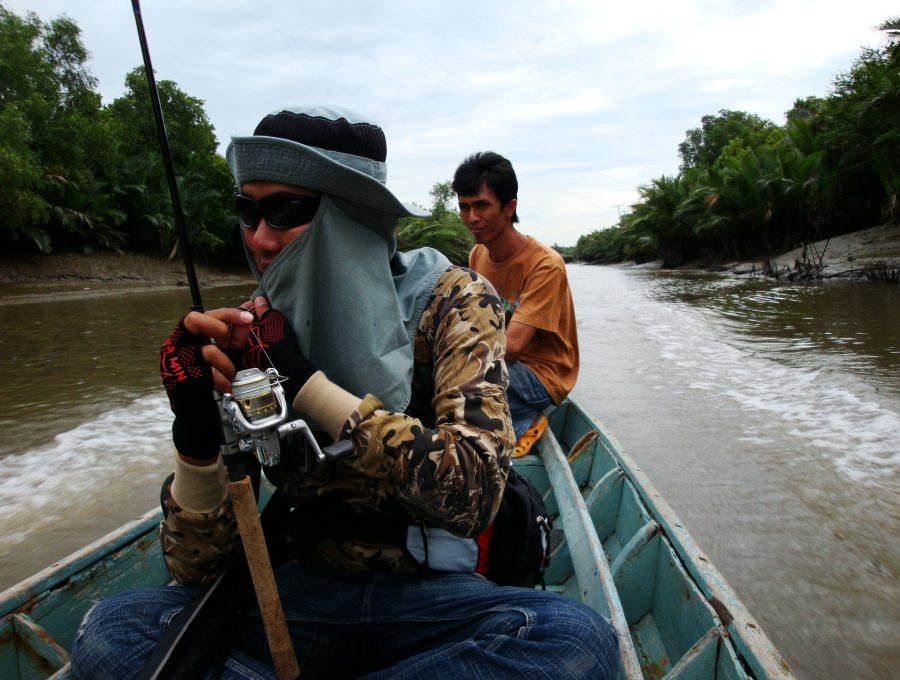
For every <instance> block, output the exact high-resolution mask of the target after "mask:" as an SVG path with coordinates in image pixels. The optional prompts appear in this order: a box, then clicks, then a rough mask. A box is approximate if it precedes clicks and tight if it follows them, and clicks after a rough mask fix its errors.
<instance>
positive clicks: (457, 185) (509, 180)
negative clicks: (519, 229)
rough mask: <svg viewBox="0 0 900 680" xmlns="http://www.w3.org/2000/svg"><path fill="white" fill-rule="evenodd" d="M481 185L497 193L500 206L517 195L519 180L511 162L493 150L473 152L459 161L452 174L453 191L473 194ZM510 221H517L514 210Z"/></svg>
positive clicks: (461, 194) (462, 194) (459, 194)
mask: <svg viewBox="0 0 900 680" xmlns="http://www.w3.org/2000/svg"><path fill="white" fill-rule="evenodd" d="M483 185H487V186H488V187H489V188H490V189H491V190H492V191H493V192H494V193H495V194H496V195H497V199H498V200H499V201H500V207H501V208H502V207H503V206H505V205H506V204H507V203H509V202H510V201H511V200H512V199H514V198H517V197H518V195H519V180H518V179H516V171H515V170H513V166H512V163H510V162H509V161H508V160H507V159H506V158H504V157H503V156H501V155H500V154H499V153H494V152H493V151H479V152H478V153H473V154H472V155H471V156H469V157H468V158H466V160H464V161H463V162H462V163H460V165H459V167H458V168H456V172H455V173H454V174H453V191H455V192H456V194H457V195H458V196H474V195H475V194H477V193H478V192H479V191H481V187H482V186H483ZM512 221H513V223H516V222H518V221H519V216H518V214H516V212H515V211H513V216H512Z"/></svg>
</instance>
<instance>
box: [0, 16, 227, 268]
mask: <svg viewBox="0 0 900 680" xmlns="http://www.w3.org/2000/svg"><path fill="white" fill-rule="evenodd" d="M88 58H89V54H88V51H87V50H86V49H85V47H84V45H83V44H82V42H81V31H80V29H79V28H78V26H77V25H76V24H75V23H74V22H73V21H72V20H71V19H68V18H66V17H61V18H58V19H54V20H53V21H50V22H49V23H47V24H44V23H42V22H41V21H40V19H38V17H37V16H36V15H35V14H33V13H28V14H27V16H26V17H24V18H22V17H19V16H17V15H16V14H14V13H12V12H10V11H9V10H7V9H6V8H5V7H3V6H2V5H0V192H2V196H0V199H2V200H0V230H2V231H3V232H4V233H5V236H6V237H7V241H8V242H10V241H11V242H12V244H13V248H14V249H18V250H37V251H39V252H49V251H51V250H62V251H78V252H92V251H94V250H98V249H102V250H113V251H118V250H130V251H135V252H143V253H149V254H156V255H170V256H173V255H174V254H175V251H176V248H177V239H176V235H175V229H174V218H173V212H172V208H171V201H170V197H169V191H168V184H167V181H166V177H165V172H164V168H163V163H162V159H161V154H160V152H159V143H158V140H157V136H156V129H155V123H154V120H153V116H152V111H151V108H150V100H149V97H148V90H147V81H146V79H145V77H144V71H143V67H138V68H136V69H134V70H133V71H131V72H130V73H128V74H127V75H126V76H125V85H126V91H125V94H123V95H122V96H121V97H119V98H118V99H116V100H114V101H113V102H112V103H110V104H109V105H107V106H104V105H102V103H101V98H100V95H99V94H98V93H97V92H96V85H97V83H96V80H95V79H94V77H93V76H92V75H91V74H90V72H89V71H88V69H87V65H86V64H87V60H88ZM159 92H160V99H161V103H162V108H163V111H164V113H165V117H166V127H167V129H168V133H169V138H170V143H171V149H172V155H173V160H174V165H175V168H176V172H177V174H178V176H179V185H180V197H181V202H182V205H183V208H184V211H185V214H186V224H187V225H188V228H189V232H190V236H191V239H192V243H195V244H196V247H197V252H198V253H200V254H201V256H202V257H203V258H204V259H207V260H208V259H210V258H212V259H215V260H218V261H220V262H221V261H226V260H229V259H230V258H239V257H240V242H239V240H238V233H237V229H236V220H235V218H234V217H233V216H232V211H231V208H230V201H231V194H232V191H233V190H232V183H231V179H230V177H229V174H228V169H227V167H226V165H225V161H224V159H223V158H222V157H221V156H219V155H218V154H217V153H216V146H217V142H216V137H215V133H214V130H213V126H212V125H211V124H210V122H209V120H208V119H207V117H206V113H205V112H204V110H203V102H202V101H200V100H198V99H195V98H193V97H190V96H188V95H187V94H185V93H184V92H182V91H181V90H179V88H178V86H177V85H176V84H175V83H173V82H171V81H166V80H164V81H161V82H160V83H159Z"/></svg>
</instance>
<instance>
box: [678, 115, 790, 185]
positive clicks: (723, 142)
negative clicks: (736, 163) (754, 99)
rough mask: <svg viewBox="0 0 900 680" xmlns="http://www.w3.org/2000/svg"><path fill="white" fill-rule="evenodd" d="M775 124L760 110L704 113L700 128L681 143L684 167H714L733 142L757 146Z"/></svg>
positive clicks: (682, 164)
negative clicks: (709, 114)
mask: <svg viewBox="0 0 900 680" xmlns="http://www.w3.org/2000/svg"><path fill="white" fill-rule="evenodd" d="M775 127H776V126H775V124H774V123H772V122H771V121H769V120H765V119H763V118H760V117H759V116H757V115H756V114H753V113H746V112H744V111H728V110H726V109H722V110H721V111H719V113H718V115H715V116H703V118H701V119H700V127H699V128H691V129H690V130H688V131H687V133H686V134H685V140H684V141H683V142H681V144H679V145H678V155H679V156H680V157H681V168H680V169H681V171H682V172H684V171H685V170H689V169H692V168H709V167H712V166H713V165H714V164H715V163H716V161H717V160H718V159H719V157H720V156H721V155H722V153H723V151H725V149H726V147H728V146H729V145H734V144H740V145H741V146H744V147H753V146H756V145H758V144H759V142H760V141H761V140H768V135H769V133H770V132H771V131H773V130H774V129H775Z"/></svg>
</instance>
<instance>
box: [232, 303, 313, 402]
mask: <svg viewBox="0 0 900 680" xmlns="http://www.w3.org/2000/svg"><path fill="white" fill-rule="evenodd" d="M249 343H250V344H249V347H248V348H247V351H246V352H245V353H244V362H243V363H244V368H251V367H252V368H258V369H260V370H263V371H265V370H266V369H267V368H270V367H272V368H274V369H275V370H277V371H278V373H279V374H281V375H283V376H285V377H286V378H287V381H286V382H285V383H284V396H285V397H286V398H287V400H288V403H293V401H294V397H296V396H297V393H298V392H299V391H300V390H301V388H302V387H303V386H304V385H305V384H306V381H307V380H309V379H310V378H311V377H312V375H313V373H315V372H316V368H315V367H314V366H313V365H312V364H311V363H309V360H308V359H307V358H306V356H305V355H304V354H303V351H302V350H301V349H300V342H299V340H297V334H296V333H294V329H293V328H291V324H290V323H288V320H287V317H285V315H284V314H282V313H281V312H279V311H278V310H275V309H270V310H269V311H267V312H266V313H265V314H263V315H262V317H261V318H260V320H259V323H258V324H256V325H253V326H251V327H250V339H249Z"/></svg>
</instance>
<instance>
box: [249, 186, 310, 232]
mask: <svg viewBox="0 0 900 680" xmlns="http://www.w3.org/2000/svg"><path fill="white" fill-rule="evenodd" d="M234 207H235V209H236V210H237V214H238V218H239V219H240V220H241V224H242V225H243V226H245V227H247V228H253V227H255V226H256V225H258V224H259V219H260V217H262V218H263V219H265V221H266V224H268V225H269V226H270V227H272V229H290V228H292V227H298V226H300V225H301V224H307V223H308V222H312V219H313V218H314V217H315V216H316V211H318V209H319V197H318V196H303V195H300V194H269V195H268V196H263V197H262V198H260V199H258V200H257V199H253V198H250V197H249V196H244V195H243V194H236V195H235V197H234Z"/></svg>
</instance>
